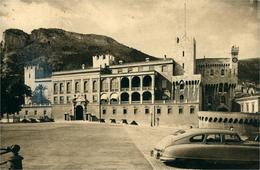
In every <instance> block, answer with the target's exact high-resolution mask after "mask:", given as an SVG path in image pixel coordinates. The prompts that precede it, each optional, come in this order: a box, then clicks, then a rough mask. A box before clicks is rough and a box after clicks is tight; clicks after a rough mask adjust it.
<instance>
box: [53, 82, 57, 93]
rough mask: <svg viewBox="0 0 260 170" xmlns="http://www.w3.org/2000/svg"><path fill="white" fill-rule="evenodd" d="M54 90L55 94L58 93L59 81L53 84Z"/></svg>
mask: <svg viewBox="0 0 260 170" xmlns="http://www.w3.org/2000/svg"><path fill="white" fill-rule="evenodd" d="M53 89H54V90H53V91H54V94H57V93H58V84H57V83H54V85H53Z"/></svg>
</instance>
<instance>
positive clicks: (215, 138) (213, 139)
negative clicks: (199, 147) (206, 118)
mask: <svg viewBox="0 0 260 170" xmlns="http://www.w3.org/2000/svg"><path fill="white" fill-rule="evenodd" d="M206 142H207V143H220V142H221V138H220V134H208V135H207V138H206Z"/></svg>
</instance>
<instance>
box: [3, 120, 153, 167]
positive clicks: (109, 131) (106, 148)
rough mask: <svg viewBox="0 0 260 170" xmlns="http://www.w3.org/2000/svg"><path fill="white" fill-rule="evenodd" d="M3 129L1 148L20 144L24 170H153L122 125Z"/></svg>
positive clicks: (7, 126)
mask: <svg viewBox="0 0 260 170" xmlns="http://www.w3.org/2000/svg"><path fill="white" fill-rule="evenodd" d="M0 127H1V148H2V147H6V146H9V145H12V144H19V145H20V146H21V151H20V154H21V155H22V156H23V157H24V160H23V167H24V169H34V170H35V169H55V170H59V169H75V170H77V169H153V168H152V166H151V165H150V163H149V162H148V161H147V160H146V159H145V157H144V156H143V154H142V153H141V152H140V150H139V149H138V148H137V147H136V146H135V144H134V143H133V141H132V139H131V138H130V137H129V136H128V133H127V132H126V130H125V127H124V126H122V125H109V124H95V123H86V122H69V123H44V124H43V123H38V124H1V125H0ZM1 161H3V159H2V160H1ZM3 168H4V166H1V168H0V169H3Z"/></svg>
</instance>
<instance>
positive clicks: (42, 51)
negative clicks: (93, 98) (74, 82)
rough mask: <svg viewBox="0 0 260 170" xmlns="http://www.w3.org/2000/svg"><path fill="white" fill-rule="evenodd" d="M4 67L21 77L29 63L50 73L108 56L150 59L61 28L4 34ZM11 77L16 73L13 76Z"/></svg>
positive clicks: (108, 41) (112, 42)
mask: <svg viewBox="0 0 260 170" xmlns="http://www.w3.org/2000/svg"><path fill="white" fill-rule="evenodd" d="M3 47H4V49H3V51H4V57H3V58H4V59H3V60H2V62H3V63H4V67H5V68H6V70H15V72H16V73H18V74H22V72H23V67H24V66H25V65H29V64H40V65H48V66H50V67H51V69H52V70H55V71H60V70H71V69H78V68H80V67H81V65H82V64H85V65H86V66H91V65H92V56H93V55H99V54H107V53H109V54H111V55H113V56H115V59H116V61H119V60H124V61H125V62H132V61H144V60H145V58H147V57H149V58H150V59H151V60H154V59H156V58H155V57H152V56H149V55H147V54H144V53H142V52H140V51H138V50H136V49H134V48H129V47H127V46H125V45H123V44H120V43H118V42H117V41H116V40H114V39H112V38H110V37H107V36H102V35H95V34H78V33H73V32H68V31H64V30H62V29H44V28H40V29H36V30H33V31H32V32H31V34H27V33H25V32H23V31H22V30H18V29H8V30H6V31H5V32H4V45H3ZM15 72H14V73H13V74H16V73H15Z"/></svg>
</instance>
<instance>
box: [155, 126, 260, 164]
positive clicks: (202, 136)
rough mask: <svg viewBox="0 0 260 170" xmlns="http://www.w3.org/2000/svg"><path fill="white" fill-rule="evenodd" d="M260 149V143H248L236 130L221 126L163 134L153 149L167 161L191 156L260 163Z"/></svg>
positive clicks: (222, 160)
mask: <svg viewBox="0 0 260 170" xmlns="http://www.w3.org/2000/svg"><path fill="white" fill-rule="evenodd" d="M259 153H260V150H259V143H254V144H252V143H251V144H249V143H246V142H244V141H243V140H241V138H240V137H239V135H238V134H237V133H236V132H233V131H229V130H219V129H188V130H179V131H177V132H175V133H174V134H172V135H169V136H167V137H165V138H163V139H162V140H161V141H160V142H159V143H158V144H157V145H156V147H155V148H154V150H152V151H151V155H152V156H154V157H156V158H157V159H160V160H161V161H163V162H169V161H173V160H187V159H188V160H203V161H214V162H215V163H216V162H233V161H235V162H245V163H257V164H258V163H259V162H258V161H259Z"/></svg>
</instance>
